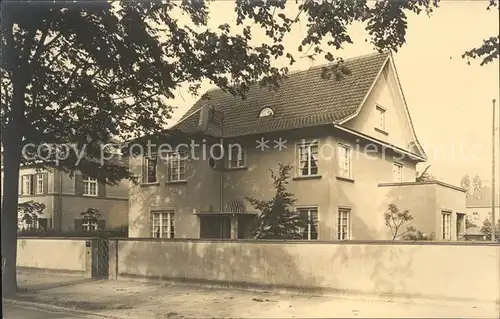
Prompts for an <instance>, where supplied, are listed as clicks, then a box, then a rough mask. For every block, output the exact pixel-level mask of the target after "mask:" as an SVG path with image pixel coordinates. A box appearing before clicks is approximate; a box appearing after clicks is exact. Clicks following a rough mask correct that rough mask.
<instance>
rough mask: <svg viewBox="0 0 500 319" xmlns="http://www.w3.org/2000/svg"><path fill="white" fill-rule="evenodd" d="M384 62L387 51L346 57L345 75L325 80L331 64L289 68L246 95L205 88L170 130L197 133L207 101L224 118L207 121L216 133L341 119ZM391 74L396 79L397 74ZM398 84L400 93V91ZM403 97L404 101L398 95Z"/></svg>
mask: <svg viewBox="0 0 500 319" xmlns="http://www.w3.org/2000/svg"><path fill="white" fill-rule="evenodd" d="M388 61H389V63H392V66H393V69H394V70H395V67H394V65H393V61H392V58H391V54H390V53H389V52H384V53H372V54H368V55H364V56H359V57H355V58H351V59H347V60H345V61H344V63H345V66H346V67H347V68H348V69H349V71H350V74H348V75H345V76H344V77H343V78H341V79H336V77H335V76H332V77H331V78H329V79H324V78H322V76H321V74H322V71H323V67H325V66H332V64H326V65H320V66H317V67H313V68H310V69H308V70H305V71H299V72H294V73H291V74H289V76H288V77H287V78H286V79H285V80H284V81H283V82H282V83H280V87H279V88H278V89H277V90H276V91H275V90H272V89H270V88H267V87H260V86H258V85H254V86H252V87H251V88H250V90H249V92H248V93H247V97H246V99H245V100H242V99H241V97H237V96H233V95H231V94H230V93H228V92H224V91H222V90H221V89H213V90H210V91H208V92H207V93H206V94H207V95H208V96H209V97H210V99H209V100H206V99H199V100H198V101H197V102H196V103H195V104H194V105H193V107H192V108H191V109H190V110H189V111H188V112H186V114H185V115H184V116H183V117H182V118H181V120H180V121H179V124H177V125H175V126H174V127H173V128H172V129H173V130H180V131H181V132H184V133H193V132H196V128H197V125H198V120H199V116H198V114H199V113H200V109H201V107H202V106H203V105H206V104H208V105H210V106H212V107H213V108H214V110H215V111H216V112H217V113H218V114H223V117H224V120H223V127H221V125H220V124H221V120H220V117H219V118H218V119H217V120H215V121H212V122H209V125H208V129H207V131H206V134H207V135H210V136H215V137H225V138H228V137H240V136H245V135H254V134H263V133H269V132H275V131H283V130H292V129H299V128H305V127H312V126H319V125H328V124H335V123H337V124H342V123H344V122H345V121H346V120H348V119H351V118H353V117H355V116H356V115H357V114H358V113H359V110H360V108H361V107H362V105H363V104H364V102H365V99H366V97H367V96H368V94H369V93H370V92H371V89H372V88H373V86H374V84H375V82H376V81H377V79H378V77H379V76H380V74H381V73H382V70H383V68H384V67H385V66H386V64H387V63H388ZM396 79H397V81H398V83H399V79H398V77H397V74H396ZM399 89H400V93H401V95H402V90H401V88H399ZM402 98H403V100H404V96H403V95H402ZM404 106H405V112H406V114H407V118H408V120H409V125H410V129H411V131H412V133H413V136H414V139H415V143H416V146H417V148H418V150H419V152H420V153H421V155H423V158H425V157H426V155H425V152H424V151H423V149H422V147H421V146H420V143H419V142H418V139H417V138H416V135H415V130H414V127H413V123H412V121H411V117H410V115H409V112H408V108H407V106H406V101H404ZM264 108H271V109H272V110H273V112H274V115H272V116H267V117H259V114H260V112H261V111H262V109H264Z"/></svg>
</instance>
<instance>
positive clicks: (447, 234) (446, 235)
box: [441, 212, 451, 240]
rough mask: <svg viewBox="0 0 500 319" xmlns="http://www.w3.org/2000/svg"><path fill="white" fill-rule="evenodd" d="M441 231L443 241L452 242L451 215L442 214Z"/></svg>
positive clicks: (447, 213)
mask: <svg viewBox="0 0 500 319" xmlns="http://www.w3.org/2000/svg"><path fill="white" fill-rule="evenodd" d="M441 231H442V236H441V239H443V240H451V213H449V212H443V213H442V214H441Z"/></svg>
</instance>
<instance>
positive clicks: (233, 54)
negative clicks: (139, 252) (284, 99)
mask: <svg viewBox="0 0 500 319" xmlns="http://www.w3.org/2000/svg"><path fill="white" fill-rule="evenodd" d="M437 2H438V1H437V0H434V1H427V0H414V1H377V2H376V3H371V2H368V1H366V0H355V1H352V2H349V3H344V2H343V1H332V2H326V1H324V2H321V1H313V0H304V1H302V2H301V3H300V4H298V12H299V13H298V14H297V15H296V16H291V17H288V16H287V15H286V14H285V13H284V11H283V9H284V8H285V3H286V1H285V0H277V1H235V12H236V14H237V24H238V27H241V28H240V29H241V30H240V31H236V32H233V31H234V30H231V28H230V27H229V25H227V24H221V25H220V26H219V28H218V29H217V30H212V29H209V28H208V27H207V22H208V13H209V9H208V6H207V2H205V1H203V0H200V1H169V0H167V1H163V2H120V3H118V2H104V1H94V2H89V1H86V2H62V1H52V2H45V1H43V2H36V1H10V2H9V1H4V2H2V7H1V9H2V38H1V39H2V43H1V45H2V50H1V52H2V62H1V66H2V67H1V90H2V94H1V102H2V108H1V114H0V115H1V117H2V119H3V121H2V127H1V129H2V137H3V138H2V146H3V160H4V163H3V164H4V185H3V191H4V192H3V201H2V223H1V224H2V232H1V233H2V258H5V259H4V260H3V261H4V262H5V269H4V270H5V271H4V272H3V273H2V278H3V285H2V291H3V293H4V296H8V295H10V294H12V293H14V292H15V288H16V275H15V274H16V271H15V267H16V253H17V250H16V249H17V244H16V239H17V237H16V236H17V233H16V232H15V231H14V229H15V227H14V224H16V223H17V218H16V211H17V204H18V197H17V196H18V194H17V192H18V183H19V181H18V176H19V169H20V166H21V165H32V166H34V167H43V168H51V167H55V166H57V167H58V168H59V169H62V170H64V171H66V172H68V173H69V174H70V175H72V174H74V173H75V172H80V173H82V174H84V175H87V176H89V177H91V178H97V180H98V181H99V182H103V183H108V184H114V183H116V182H117V181H118V180H120V179H122V178H129V179H133V178H134V177H133V176H132V175H131V174H130V172H129V171H128V168H127V167H123V166H122V165H119V163H116V162H115V161H103V156H102V151H103V147H102V145H103V144H106V143H109V142H110V141H111V139H112V138H119V139H120V140H129V139H131V138H134V137H138V136H142V135H143V134H144V133H147V134H149V135H152V136H161V133H162V132H163V130H164V128H165V126H166V124H167V123H166V122H167V121H168V120H169V119H170V112H171V106H170V105H169V103H168V102H169V101H168V99H170V98H173V97H175V94H174V92H175V91H176V89H177V88H178V87H179V86H180V85H182V84H187V85H188V87H189V90H190V92H191V93H192V94H197V93H198V89H199V88H200V81H202V80H205V79H206V80H209V81H210V82H211V83H213V84H216V85H217V86H218V87H220V88H222V89H223V90H226V91H229V92H231V93H232V94H234V95H240V96H241V97H242V98H244V97H245V93H246V92H247V90H248V87H249V85H250V84H252V83H255V82H260V83H261V84H262V85H271V86H278V85H279V81H280V80H281V79H282V78H283V77H284V76H286V74H287V70H288V69H287V68H279V69H278V68H276V67H273V61H274V60H275V59H277V58H280V57H285V58H287V59H288V60H289V63H290V64H293V63H294V61H295V57H294V56H293V54H292V53H291V51H290V50H288V48H287V49H285V48H284V47H283V45H282V44H281V42H282V40H283V37H284V36H285V35H286V34H288V33H289V32H290V30H291V28H292V26H293V25H294V24H296V23H298V22H300V21H308V22H307V31H306V32H305V34H304V37H303V39H302V42H301V44H300V45H299V47H298V48H296V49H297V50H298V51H299V52H302V53H301V54H303V55H304V56H307V57H308V58H311V59H314V57H315V56H317V55H320V54H321V55H324V56H325V58H327V59H328V60H330V61H337V62H338V63H337V64H332V65H331V66H330V67H328V68H324V71H325V72H323V75H324V76H325V77H328V76H330V75H331V74H333V73H334V74H335V75H336V76H337V75H339V74H344V73H348V70H346V69H345V68H344V67H342V60H341V59H340V58H339V57H334V55H333V54H332V53H331V52H328V51H329V50H324V49H322V45H324V44H326V46H327V47H329V48H332V49H333V50H338V49H341V48H342V46H343V45H344V44H346V43H352V40H351V38H350V37H349V35H348V32H347V27H348V26H349V25H351V24H352V23H353V22H360V21H361V22H364V23H365V24H366V29H367V31H368V33H369V37H370V39H369V40H370V42H371V43H372V44H373V45H374V46H375V47H376V48H377V49H379V50H382V49H388V50H393V51H397V50H398V48H399V47H401V46H402V45H403V44H404V42H405V35H406V29H407V14H408V13H414V14H420V13H421V12H427V13H429V14H430V13H431V12H432V10H433V9H434V8H436V7H437ZM288 3H289V4H290V3H292V4H293V3H294V2H288ZM180 14H186V16H187V17H188V20H189V21H190V23H189V24H188V25H183V24H182V23H181V22H179V20H178V19H177V17H178V16H180ZM255 28H260V29H261V30H263V31H264V34H265V35H266V36H267V38H266V39H265V40H263V42H262V43H257V44H255V45H254V44H252V43H251V40H252V32H253V30H254V29H255ZM367 41H368V39H367ZM481 54H482V53H481V52H477V53H474V54H472V53H471V55H474V56H473V57H475V55H477V56H482V55H481ZM44 143H49V144H51V145H53V146H51V147H48V148H45V149H37V147H39V146H42V145H44ZM31 145H32V146H33V147H29V146H31ZM55 145H57V146H55ZM68 145H69V146H71V147H72V149H71V148H68ZM26 146H28V147H29V148H28V149H25V148H24V147H26ZM23 150H24V151H25V152H23ZM75 150H77V151H78V152H79V153H78V154H76V152H75ZM82 151H83V153H80V152H82ZM81 154H83V155H84V156H83V158H82V157H81V156H80V155H81ZM104 155H105V157H106V158H108V154H107V153H106V152H104Z"/></svg>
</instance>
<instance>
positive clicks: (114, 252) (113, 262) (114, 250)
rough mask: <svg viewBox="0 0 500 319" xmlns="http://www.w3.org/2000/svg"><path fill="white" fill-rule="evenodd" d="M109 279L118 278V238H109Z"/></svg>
mask: <svg viewBox="0 0 500 319" xmlns="http://www.w3.org/2000/svg"><path fill="white" fill-rule="evenodd" d="M108 259H109V276H108V279H109V280H118V239H110V240H109V257H108Z"/></svg>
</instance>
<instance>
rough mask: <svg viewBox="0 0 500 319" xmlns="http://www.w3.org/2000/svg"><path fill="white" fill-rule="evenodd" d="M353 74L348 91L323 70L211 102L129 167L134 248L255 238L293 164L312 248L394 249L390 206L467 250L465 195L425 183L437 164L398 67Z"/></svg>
mask: <svg viewBox="0 0 500 319" xmlns="http://www.w3.org/2000/svg"><path fill="white" fill-rule="evenodd" d="M345 63H346V66H347V68H348V69H349V70H350V74H349V75H346V76H344V77H342V78H340V79H339V78H337V77H335V76H332V77H330V78H328V77H324V76H322V74H323V75H324V72H323V69H322V68H321V67H318V68H312V69H310V70H307V71H303V72H297V73H293V74H291V75H290V76H289V78H288V79H286V80H285V81H284V82H283V83H282V84H281V86H280V88H279V89H278V90H277V91H271V90H269V89H267V88H260V87H253V88H251V90H250V92H249V93H248V95H247V97H246V99H244V100H241V99H240V98H236V97H233V96H231V95H229V94H228V93H224V92H222V91H220V90H214V91H209V92H207V95H208V96H209V99H208V100H207V99H200V101H199V102H197V103H196V104H195V105H194V106H193V107H192V109H191V110H190V111H188V112H187V113H186V115H185V116H184V117H183V118H182V119H181V121H180V122H179V123H178V124H177V125H176V126H175V127H174V128H173V129H172V130H171V131H170V134H169V135H168V136H166V137H165V140H164V141H163V143H165V144H164V145H168V149H165V148H162V147H159V148H158V149H156V153H150V154H148V155H149V157H148V156H140V157H134V158H131V159H130V168H131V170H132V171H133V173H134V174H136V175H138V176H141V178H142V183H141V184H139V185H131V188H130V197H129V198H130V201H129V204H130V210H129V236H130V237H160V238H232V239H238V238H251V236H252V229H253V227H254V226H255V215H256V214H257V213H258V212H256V211H255V210H254V209H253V208H252V207H251V206H250V203H249V200H248V198H256V199H265V200H269V199H271V198H272V197H273V196H274V194H275V189H274V186H273V181H272V179H271V175H270V170H273V171H274V172H276V171H277V169H278V163H282V164H290V165H291V166H292V167H293V171H292V174H291V176H290V182H289V184H288V185H287V186H288V189H287V190H288V191H289V192H291V193H292V194H294V196H295V198H296V202H295V208H296V209H297V210H298V211H299V212H300V214H301V215H302V216H303V217H304V218H307V220H309V221H310V223H309V224H308V225H307V227H306V228H304V229H303V239H305V240H327V241H329V240H377V239H390V238H391V235H390V229H389V228H388V227H387V226H386V225H385V221H384V218H383V214H384V212H386V211H387V207H388V205H389V204H390V203H394V204H397V205H398V207H399V208H400V209H401V210H406V209H408V210H410V211H411V213H412V215H413V216H414V217H415V219H414V221H418V222H417V224H418V225H416V226H418V227H417V228H418V229H419V230H422V231H424V232H426V233H429V234H430V233H434V234H436V237H437V239H442V240H456V239H458V238H459V237H460V234H461V233H462V232H463V231H465V224H463V226H462V223H463V218H464V216H465V215H464V214H465V190H463V189H461V188H457V187H454V186H451V185H447V184H444V183H439V182H433V183H415V176H416V165H417V164H418V163H421V162H425V161H426V155H425V152H424V151H423V149H422V147H421V146H420V144H419V142H418V139H417V138H416V135H415V132H414V129H413V124H412V122H411V118H410V114H409V110H408V107H407V106H406V103H405V100H404V96H403V94H402V91H401V86H400V84H399V80H398V77H397V73H396V69H395V66H394V61H393V58H392V56H391V55H390V54H378V53H377V54H371V55H367V56H363V57H358V58H354V59H350V60H346V62H345ZM221 144H222V145H224V146H223V152H222V151H219V152H216V151H215V150H217V149H220V148H219V147H218V146H220V145H221ZM194 145H196V147H195V146H194ZM219 155H223V157H221V156H219Z"/></svg>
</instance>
